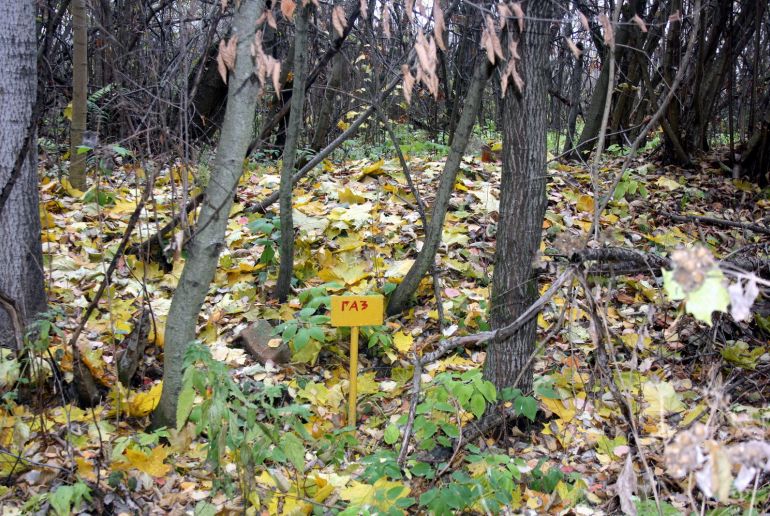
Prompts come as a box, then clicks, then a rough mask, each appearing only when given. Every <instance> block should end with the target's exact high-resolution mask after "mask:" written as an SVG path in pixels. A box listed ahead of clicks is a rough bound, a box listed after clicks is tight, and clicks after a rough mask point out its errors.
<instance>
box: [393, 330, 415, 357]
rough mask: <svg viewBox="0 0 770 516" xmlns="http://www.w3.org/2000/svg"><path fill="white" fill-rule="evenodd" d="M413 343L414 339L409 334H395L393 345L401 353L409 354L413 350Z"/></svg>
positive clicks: (400, 332)
mask: <svg viewBox="0 0 770 516" xmlns="http://www.w3.org/2000/svg"><path fill="white" fill-rule="evenodd" d="M413 342H414V337H412V336H411V335H410V334H408V333H404V332H402V331H399V332H396V333H395V334H393V345H394V346H396V349H397V350H399V351H400V352H401V353H408V352H409V351H410V350H411V349H412V343H413Z"/></svg>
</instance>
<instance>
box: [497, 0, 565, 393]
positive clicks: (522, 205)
mask: <svg viewBox="0 0 770 516" xmlns="http://www.w3.org/2000/svg"><path fill="white" fill-rule="evenodd" d="M553 5H554V4H553V2H551V1H550V0H530V1H528V2H526V5H525V6H524V8H525V12H526V14H527V21H526V25H525V28H524V32H523V34H518V33H517V34H511V35H509V37H514V38H518V39H519V54H520V55H521V61H520V62H519V63H517V68H518V69H519V70H520V73H521V76H522V78H523V79H524V93H523V95H519V94H517V93H518V92H516V91H510V90H509V91H508V93H507V94H506V96H505V98H504V99H503V113H502V116H503V166H502V177H501V184H500V220H499V222H498V227H497V244H496V249H495V272H494V277H493V285H492V299H491V303H490V305H491V322H492V327H493V328H501V327H503V326H505V325H506V324H508V323H510V322H512V321H514V320H515V319H516V318H517V317H519V315H521V314H522V313H523V312H524V311H525V310H526V309H527V308H528V307H529V305H530V304H531V303H532V302H533V301H534V300H535V299H536V298H537V281H536V278H535V276H534V274H533V269H532V263H533V261H534V259H535V257H536V255H537V252H538V248H539V246H540V239H541V229H542V225H543V217H544V215H545V207H546V196H545V186H546V181H547V178H548V171H547V169H546V116H547V98H546V92H547V90H548V77H547V75H546V73H547V67H546V65H547V62H548V50H549V49H548V45H549V35H550V31H549V30H548V29H549V25H550V23H551V22H550V20H551V19H552V18H553V17H554V16H556V14H557V11H556V9H555V8H554V7H553ZM536 329H537V318H536V317H535V318H532V319H531V320H530V321H529V322H528V323H526V324H525V325H524V326H523V327H522V328H521V329H519V330H518V331H517V332H516V333H515V334H513V335H512V336H511V337H509V338H505V339H502V340H495V341H492V342H491V343H490V344H489V347H488V349H487V359H486V363H485V364H484V377H485V378H486V379H487V380H489V381H491V382H492V383H494V384H495V386H496V387H497V388H498V389H502V388H504V387H509V386H512V385H513V383H514V382H515V381H516V379H517V378H519V377H520V381H519V383H518V385H517V387H519V388H521V389H522V390H523V391H525V392H526V391H528V390H530V388H531V386H532V372H531V362H530V360H529V358H530V355H531V354H532V352H533V350H534V344H535V333H536Z"/></svg>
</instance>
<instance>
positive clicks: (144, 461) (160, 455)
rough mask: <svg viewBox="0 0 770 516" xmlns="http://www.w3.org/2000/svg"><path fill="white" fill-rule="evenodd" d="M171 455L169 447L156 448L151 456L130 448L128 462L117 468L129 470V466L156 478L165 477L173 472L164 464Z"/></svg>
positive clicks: (127, 453)
mask: <svg viewBox="0 0 770 516" xmlns="http://www.w3.org/2000/svg"><path fill="white" fill-rule="evenodd" d="M170 453H171V449H170V448H169V447H168V446H156V447H155V448H153V449H152V451H151V452H150V453H149V455H148V454H146V453H144V452H143V451H141V450H135V449H133V448H129V449H127V450H126V459H127V462H126V463H118V464H116V465H115V467H120V469H124V468H125V469H127V467H126V466H128V467H131V468H136V469H138V470H139V471H141V472H142V473H147V474H148V475H150V476H153V477H156V478H159V477H165V476H166V475H168V474H169V473H170V472H171V465H169V464H163V461H164V460H166V457H168V455H169V454H170ZM123 464H125V466H124V465H123Z"/></svg>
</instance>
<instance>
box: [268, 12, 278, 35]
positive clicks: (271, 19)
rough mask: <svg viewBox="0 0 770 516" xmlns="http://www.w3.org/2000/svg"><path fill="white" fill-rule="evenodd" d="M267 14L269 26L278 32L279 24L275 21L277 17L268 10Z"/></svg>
mask: <svg viewBox="0 0 770 516" xmlns="http://www.w3.org/2000/svg"><path fill="white" fill-rule="evenodd" d="M265 13H267V24H268V25H270V27H272V28H273V30H278V22H277V21H275V15H273V11H272V10H267V11H265Z"/></svg>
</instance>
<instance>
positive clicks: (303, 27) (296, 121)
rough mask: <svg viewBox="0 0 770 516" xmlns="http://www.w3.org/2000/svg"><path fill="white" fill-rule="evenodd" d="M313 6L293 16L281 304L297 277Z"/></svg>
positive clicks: (277, 289)
mask: <svg viewBox="0 0 770 516" xmlns="http://www.w3.org/2000/svg"><path fill="white" fill-rule="evenodd" d="M310 9H311V6H310V5H309V4H308V5H307V6H305V7H303V8H301V9H300V10H299V12H297V13H296V14H295V16H294V30H295V33H294V84H293V86H292V94H291V112H290V114H289V124H288V126H287V127H286V141H285V143H284V146H283V165H282V166H281V185H280V188H279V192H278V200H279V205H280V213H281V246H280V248H281V252H280V259H281V261H280V265H279V267H278V282H277V284H276V286H275V297H276V298H277V299H278V301H280V302H281V303H283V302H285V301H286V298H287V297H288V296H289V289H290V288H291V277H292V275H293V274H294V218H293V217H292V212H291V210H292V202H291V201H292V195H291V191H292V187H293V186H294V184H293V182H292V175H293V174H294V164H295V162H296V160H297V144H298V141H299V134H300V131H301V129H302V120H303V118H304V108H305V75H306V71H307V64H306V63H305V62H306V61H307V56H306V55H305V54H306V53H307V40H308V37H307V30H308V29H307V26H308V17H309V16H310Z"/></svg>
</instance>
